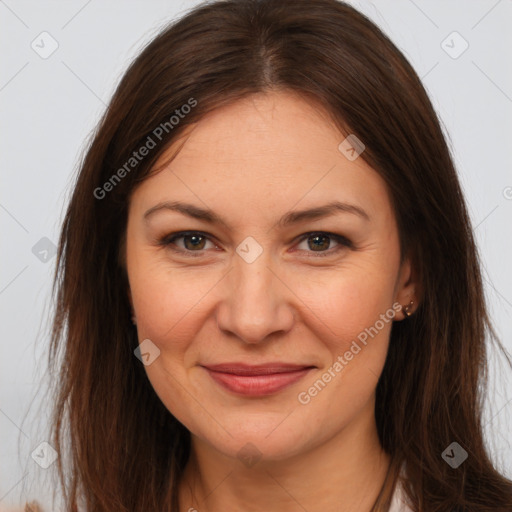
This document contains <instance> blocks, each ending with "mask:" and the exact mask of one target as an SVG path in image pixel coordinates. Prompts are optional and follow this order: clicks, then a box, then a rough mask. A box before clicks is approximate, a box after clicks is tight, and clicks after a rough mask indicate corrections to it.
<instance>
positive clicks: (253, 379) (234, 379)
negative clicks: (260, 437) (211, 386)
mask: <svg viewBox="0 0 512 512" xmlns="http://www.w3.org/2000/svg"><path fill="white" fill-rule="evenodd" d="M206 370H207V371H208V373H209V374H210V376H211V377H212V379H213V380H214V381H215V382H217V383H218V384H220V385H221V386H223V387H224V388H226V389H228V390H229V391H232V392H233V393H237V394H240V395H245V396H265V395H272V394H274V393H277V392H278V391H281V390H283V389H285V388H287V387H288V386H291V385H292V384H294V383H295V382H297V381H298V380H300V379H302V378H303V377H304V376H305V375H306V374H307V373H309V371H310V370H312V368H304V369H303V370H297V371H293V372H283V373H272V374H268V375H233V374H232V373H222V372H214V371H212V370H210V369H208V368H206Z"/></svg>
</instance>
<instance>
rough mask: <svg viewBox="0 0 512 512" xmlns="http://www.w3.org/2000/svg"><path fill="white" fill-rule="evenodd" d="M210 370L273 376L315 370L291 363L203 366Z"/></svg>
mask: <svg viewBox="0 0 512 512" xmlns="http://www.w3.org/2000/svg"><path fill="white" fill-rule="evenodd" d="M203 366H204V367H205V368H208V370H211V371H214V372H222V373H231V374H233V375H271V374H274V373H289V372H294V371H299V370H305V369H306V368H313V365H308V364H290V363H280V362H278V363H265V364H258V365H250V364H245V363H222V364H208V365H203Z"/></svg>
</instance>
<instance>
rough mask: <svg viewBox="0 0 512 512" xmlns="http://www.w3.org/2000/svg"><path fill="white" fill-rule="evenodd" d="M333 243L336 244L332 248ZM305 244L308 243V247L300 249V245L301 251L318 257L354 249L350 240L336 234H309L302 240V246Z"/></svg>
mask: <svg viewBox="0 0 512 512" xmlns="http://www.w3.org/2000/svg"><path fill="white" fill-rule="evenodd" d="M333 241H334V242H335V244H336V245H335V246H334V247H332V245H333ZM303 243H306V247H305V248H304V247H303V248H300V244H299V249H300V250H304V251H306V252H315V253H318V256H324V255H326V256H327V255H329V254H332V253H335V252H338V251H339V250H341V249H343V248H344V247H353V245H352V242H351V241H350V240H348V239H347V238H345V237H344V236H341V235H336V234H334V233H307V234H306V235H304V236H303V237H302V238H301V244H303ZM324 253H326V254H324Z"/></svg>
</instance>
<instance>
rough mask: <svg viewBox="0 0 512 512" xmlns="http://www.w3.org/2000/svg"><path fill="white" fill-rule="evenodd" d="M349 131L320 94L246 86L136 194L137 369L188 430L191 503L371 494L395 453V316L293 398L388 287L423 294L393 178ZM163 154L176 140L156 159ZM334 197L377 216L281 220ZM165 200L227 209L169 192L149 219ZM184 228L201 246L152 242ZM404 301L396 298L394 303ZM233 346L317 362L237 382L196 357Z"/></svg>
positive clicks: (344, 501) (364, 501) (268, 503)
mask: <svg viewBox="0 0 512 512" xmlns="http://www.w3.org/2000/svg"><path fill="white" fill-rule="evenodd" d="M344 138H345V136H344V135H342V134H341V133H340V132H339V130H338V129H337V128H335V127H334V125H333V124H332V123H331V122H330V121H329V120H328V117H327V115H326V114H325V113H323V111H322V110H321V109H320V108H319V107H318V106H316V105H313V104H312V103H311V102H305V101H304V100H303V99H301V98H300V97H299V96H297V95H295V94H293V93H290V92H283V91H280V92H271V93H266V94H258V95H253V96H250V97H249V98H246V99H244V100H241V101H238V102H236V103H234V104H232V105H230V106H227V107H223V108H221V109H218V110H216V111H214V112H213V113H211V114H209V115H208V116H206V117H205V118H203V119H202V120H201V121H200V122H199V123H197V124H196V125H195V126H194V127H193V129H192V130H190V131H189V132H188V135H187V139H186V141H185V144H184V145H183V147H182V149H181V150H180V151H179V152H178V154H177V156H175V158H174V160H172V162H170V163H169V164H168V165H166V166H165V167H164V169H163V170H162V171H161V172H158V173H156V174H155V175H153V176H152V177H150V178H148V179H147V180H146V181H144V182H143V183H142V184H141V185H140V186H139V187H138V188H137V189H136V190H135V192H134V194H133V196H132V198H131V202H130V208H129V219H128V226H127V249H126V250H127V253H126V256H127V258H126V261H127V271H128V276H129V285H130V300H131V303H132V306H133V310H134V314H135V316H136V319H137V329H138V336H139V340H140V341H142V340H145V339H150V340H151V342H152V343H153V344H154V346H156V347H158V349H159V350H160V354H159V356H158V357H156V359H155V360H154V361H153V362H152V363H151V364H149V365H147V366H145V369H146V372H147V375H148V378H149V380H150V382H151V384H152V386H153V388H154V389H155V392H156V393H157V395H158V396H159V397H160V399H161V400H162V402H163V403H164V404H165V406H166V407H167V409H168V410H169V411H170V412H171V413H172V414H173V415H174V416H175V417H176V418H178V420H179V421H180V422H182V423H183V424H184V425H185V426H186V427H187V429H189V431H190V432H191V436H192V437H191V438H192V451H191V457H190V460H189V463H188V465H187V468H186V471H185V476H184V479H183V482H182V484H181V487H180V507H181V510H183V511H188V510H189V509H190V508H192V507H193V508H195V509H197V510H198V511H199V512H203V511H220V510H222V511H231V510H233V511H235V510H245V511H261V510H265V511H276V512H277V511H279V512H283V511H284V512H287V511H296V510H299V509H300V510H302V508H301V507H303V508H304V509H306V510H307V511H309V512H313V511H320V510H321V511H322V512H326V511H337V512H343V511H353V510H360V511H365V510H370V507H371V505H372V504H373V502H374V501H375V499H376V497H377V495H378V493H379V490H380V488H381V486H382V483H383V481H384V478H385V473H386V471H387V468H388V464H389V460H390V459H389V457H388V456H387V454H385V453H384V452H383V450H382V449H381V446H380V444H379V440H378V437H377V430H376V423H375V417H374V407H375V388H376V385H377V381H378V377H379V375H380V374H381V372H382V369H383V366H384V362H385V358H386V354H387V348H388V342H389V335H390V331H391V326H392V321H389V322H387V323H385V325H384V327H383V328H381V329H380V330H379V332H378V334H377V335H374V337H373V338H369V339H368V343H367V345H366V346H363V345H361V344H360V345H361V347H362V350H361V351H360V352H359V353H357V355H355V356H354V357H353V359H352V360H350V361H348V363H347V365H346V366H345V367H344V369H343V370H342V371H341V372H338V373H337V375H336V377H334V378H332V380H331V382H329V383H328V384H327V385H326V386H325V387H324V388H323V389H322V390H321V392H318V393H317V395H316V396H314V397H312V398H311V400H310V401H309V403H307V404H302V403H300V402H299V401H298V398H297V396H298V394H299V393H300V392H303V391H307V390H308V389H309V388H310V387H311V386H312V385H313V383H314V382H316V381H317V380H318V379H319V378H321V376H322V374H324V373H325V372H326V371H327V370H328V369H329V368H330V367H332V365H333V363H334V362H335V361H336V360H337V358H338V356H340V355H343V354H344V353H345V352H346V351H347V350H348V349H349V347H350V345H351V343H352V342H353V341H354V340H357V336H358V335H359V334H360V333H361V332H362V331H364V329H365V328H368V327H370V326H373V325H374V324H375V323H376V321H377V320H378V319H379V318H380V315H381V314H384V313H385V312H386V311H388V310H390V309H391V311H393V308H392V305H393V304H394V303H397V302H398V303H400V304H403V305H406V304H408V303H409V302H410V301H411V300H413V301H415V305H416V297H415V291H416V289H417V283H416V281H415V278H414V272H413V269H412V266H411V264H410V261H409V260H408V259H406V260H405V261H404V263H403V264H402V266H401V265H400V248H399V239H398V231H397V224H396V219H395V216H394V213H393V211H392V207H391V204H390V200H389V196H388V193H387V189H386V187H385V183H384V181H383V180H382V178H380V176H379V175H378V174H377V172H376V171H374V170H373V169H372V168H371V167H369V166H368V165H367V164H366V163H365V162H364V161H363V159H362V158H357V159H356V160H354V161H350V160H348V159H347V158H346V157H345V156H344V155H343V154H342V153H341V151H340V150H339V149H338V146H339V144H340V142H341V141H342V140H343V139H344ZM171 154H175V148H174V147H173V146H171V147H170V148H169V150H168V151H167V153H165V154H164V155H163V156H162V158H161V159H160V160H159V162H157V165H159V164H161V163H162V162H164V161H165V160H166V159H168V158H169V155H171ZM333 200H338V201H343V202H346V203H350V204H353V205H356V206H358V207H360V208H362V209H363V210H364V211H365V212H366V213H367V214H368V216H369V217H370V220H365V219H363V218H362V217H359V216H357V215H355V214H353V213H347V212H338V213H335V214H331V215H329V216H326V217H323V218H319V219H316V220H304V221H302V222H300V223H298V224H294V225H290V226H287V227H279V225H278V224H277V221H278V220H279V219H280V217H281V216H282V215H284V214H285V213H287V212H289V211H292V210H293V211H295V210H302V209H307V208H312V207H315V206H320V205H324V204H326V203H328V202H330V201H333ZM165 201H183V202H187V203H191V204H194V205H196V206H198V207H201V208H208V209H211V210H213V211H214V212H216V213H217V214H218V215H219V216H220V217H221V218H222V219H224V220H225V222H226V224H227V226H228V227H226V226H224V225H222V224H218V223H215V224H210V223H208V222H206V221H204V220H198V219H194V218H190V217H187V216H185V215H183V214H181V213H178V212H175V211H171V210H168V209H162V210H159V211H158V212H154V213H153V214H152V215H150V216H149V217H148V218H147V219H146V220H145V219H144V214H145V212H146V211H147V210H149V209H150V208H152V207H154V206H155V205H158V204H160V203H162V202H165ZM186 230H190V231H194V230H195V231H200V232H202V233H205V234H208V236H209V238H206V239H200V244H199V248H198V249H197V248H194V245H193V243H192V242H191V241H190V238H188V239H184V238H181V239H178V240H176V241H175V242H174V244H175V245H174V246H173V245H172V244H171V245H167V246H165V245H159V243H158V240H160V239H162V238H165V237H166V236H168V235H170V234H172V233H178V232H180V231H186ZM316 231H322V232H327V233H335V234H339V235H343V236H345V237H347V238H348V239H349V240H350V241H351V242H352V244H353V246H352V247H347V246H345V245H343V244H341V243H339V242H337V241H336V240H335V239H333V238H329V237H327V238H326V239H324V238H321V239H320V241H319V245H320V248H319V249H318V248H317V247H316V246H315V240H314V237H311V236H310V238H309V239H308V238H307V237H305V236H304V235H307V234H308V233H311V232H316ZM249 236H250V237H253V238H254V239H255V240H256V241H257V243H258V244H259V246H260V247H261V248H262V251H263V252H262V253H261V255H260V256H259V257H258V258H257V259H256V260H255V261H253V262H251V263H248V262H247V261H246V260H244V259H243V258H242V257H241V256H240V255H239V254H238V253H237V252H236V249H237V247H238V246H239V245H240V244H241V242H243V241H244V240H245V239H246V237H249ZM172 247H174V249H175V250H178V251H179V250H180V249H181V251H182V253H177V252H174V251H173V249H172ZM251 250H252V249H251ZM186 251H188V253H186ZM191 253H193V254H192V256H190V254H191ZM187 254H188V255H187ZM196 254H199V256H197V257H194V255H196ZM322 254H327V256H325V257H322ZM403 318H404V316H403V313H401V312H399V313H397V314H396V316H395V317H394V320H393V321H401V320H402V319H403ZM232 361H244V362H248V363H250V364H258V363H263V362H270V361H274V362H275V361H284V362H290V363H300V364H307V365H313V366H315V367H316V368H315V369H314V370H312V372H310V374H308V375H307V376H306V377H305V378H304V379H302V380H300V381H299V382H296V383H294V384H293V385H292V386H290V387H288V388H286V389H284V390H282V391H280V392H278V393H275V394H273V395H270V396H265V397H244V396H237V395H234V394H232V393H230V392H229V391H227V390H225V389H223V388H221V387H220V386H219V385H218V384H217V383H216V382H215V381H213V380H212V378H211V377H210V375H209V374H208V373H207V372H206V371H205V370H204V369H203V368H202V367H201V366H200V365H201V364H208V363H210V364H215V363H223V362H232ZM247 443H252V445H254V447H256V450H257V453H258V455H259V457H260V459H259V461H258V462H257V463H256V464H255V465H252V466H249V465H248V464H245V463H244V461H242V460H241V459H240V458H239V457H237V453H238V452H239V450H240V449H241V448H242V447H244V446H245V445H246V444H247Z"/></svg>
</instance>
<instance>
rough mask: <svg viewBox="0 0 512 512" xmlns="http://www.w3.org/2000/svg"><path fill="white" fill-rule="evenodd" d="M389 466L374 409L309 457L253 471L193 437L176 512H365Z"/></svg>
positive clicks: (301, 455) (304, 454) (263, 462)
mask: <svg viewBox="0 0 512 512" xmlns="http://www.w3.org/2000/svg"><path fill="white" fill-rule="evenodd" d="M389 464H390V457H389V455H388V454H386V453H385V452H384V451H383V450H382V447H381V446H380V442H379V439H378V435H377V429H376V424H375V416H374V408H373V403H372V404H369V407H368V408H365V409H364V410H363V411H362V413H361V414H360V416H359V417H358V418H356V419H355V420H353V421H352V422H351V423H350V425H347V426H346V427H344V428H343V429H342V430H341V431H340V432H338V433H337V435H336V436H334V437H332V438H329V439H325V440H319V442H318V443H317V444H315V445H314V446H313V447H312V448H311V449H310V450H308V451H307V452H301V453H299V454H295V455H292V456H290V457H289V458H286V459H283V460H265V459H264V458H262V459H261V460H260V461H259V462H257V463H256V464H255V465H253V466H251V467H247V466H245V465H244V464H243V463H242V462H241V461H240V460H238V459H233V458H230V457H227V456H225V455H224V454H222V453H220V452H218V451H217V450H215V448H213V447H212V445H211V444H209V443H207V442H205V441H204V440H201V439H199V438H198V437H196V436H194V435H192V436H191V453H190V457H189V461H188V463H187V467H186V469H185V472H184V475H183V478H182V480H181V482H180V487H179V496H180V512H188V511H191V512H193V510H194V509H196V510H197V511H198V512H220V511H223V512H224V511H235V510H265V511H268V512H274V511H275V512H278V511H279V512H291V511H296V510H300V509H304V510H307V511H308V512H315V511H322V512H325V511H329V510H336V512H349V511H353V510H358V511H361V512H362V511H367V512H369V511H370V510H371V509H372V506H373V505H374V503H375V501H376V500H377V497H378V495H379V492H380V490H381V488H382V486H383V483H384V481H385V478H386V473H387V470H388V468H389Z"/></svg>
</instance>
